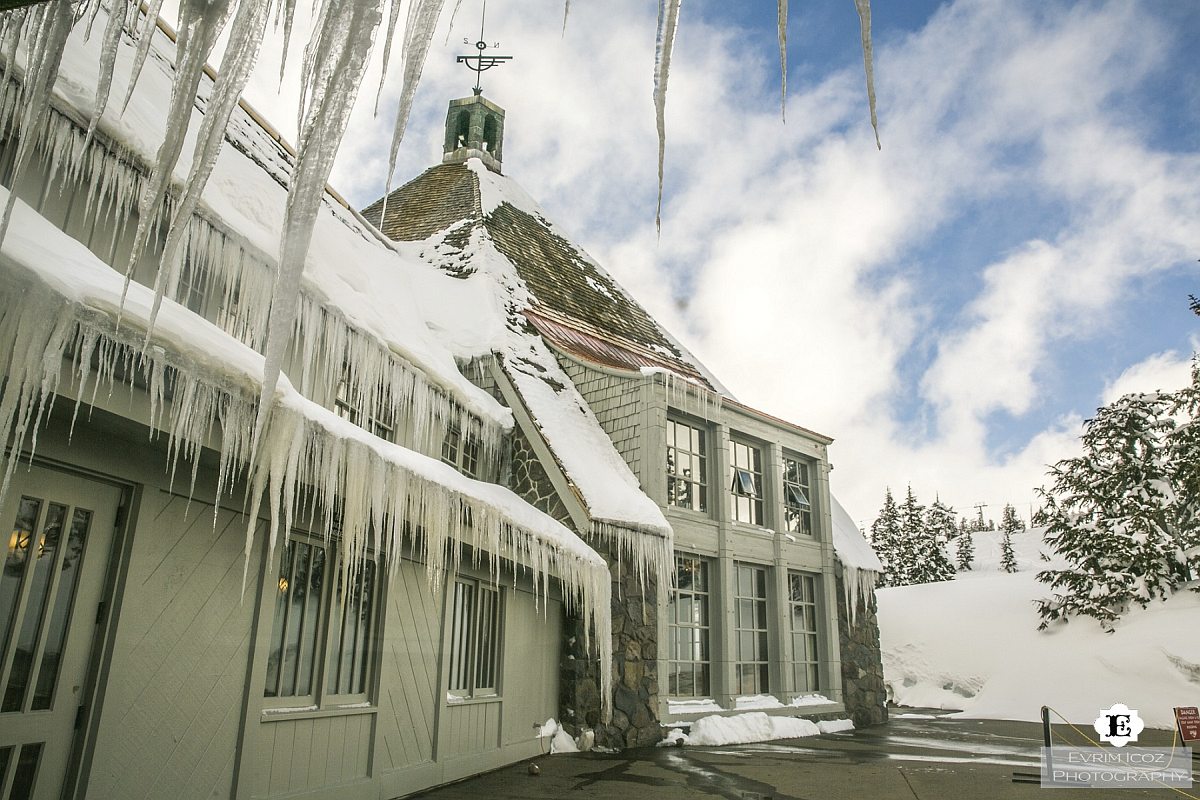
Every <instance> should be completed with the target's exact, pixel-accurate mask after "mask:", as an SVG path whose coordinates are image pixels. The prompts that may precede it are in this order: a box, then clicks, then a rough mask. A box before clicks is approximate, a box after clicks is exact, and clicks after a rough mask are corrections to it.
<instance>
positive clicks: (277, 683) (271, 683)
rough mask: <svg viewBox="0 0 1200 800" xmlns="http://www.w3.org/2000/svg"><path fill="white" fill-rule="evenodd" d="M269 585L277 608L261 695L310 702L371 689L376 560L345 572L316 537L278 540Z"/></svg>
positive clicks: (376, 607)
mask: <svg viewBox="0 0 1200 800" xmlns="http://www.w3.org/2000/svg"><path fill="white" fill-rule="evenodd" d="M335 552H336V551H335ZM347 578H348V579H347ZM347 586H349V592H348V593H347V592H346V587H347ZM271 589H272V591H273V592H275V609H274V619H273V621H272V628H271V644H270V647H269V649H268V651H267V653H268V655H267V677H266V687H265V689H264V692H263V694H264V695H265V696H266V697H280V698H283V697H287V698H303V699H305V700H307V701H308V703H311V704H314V705H318V704H320V703H321V702H322V700H323V699H324V698H326V697H339V698H340V697H342V696H346V695H350V696H366V695H367V694H369V692H370V687H371V684H372V681H373V677H374V675H373V670H374V667H373V664H374V652H375V649H376V637H375V628H376V616H377V614H378V611H379V608H378V606H379V587H378V581H377V579H376V569H375V563H374V562H373V561H365V562H363V563H362V564H360V565H358V566H357V568H356V569H353V570H351V571H350V574H349V575H348V576H347V574H346V573H344V572H343V571H342V570H341V569H337V568H336V556H331V555H330V553H329V552H327V551H326V548H325V547H324V546H323V545H322V544H321V543H319V542H315V541H314V542H310V541H305V540H302V539H299V538H296V539H292V540H291V541H289V542H288V543H287V544H286V545H285V546H284V547H283V553H282V556H281V559H280V564H279V575H278V579H277V583H276V584H275V586H273V587H271Z"/></svg>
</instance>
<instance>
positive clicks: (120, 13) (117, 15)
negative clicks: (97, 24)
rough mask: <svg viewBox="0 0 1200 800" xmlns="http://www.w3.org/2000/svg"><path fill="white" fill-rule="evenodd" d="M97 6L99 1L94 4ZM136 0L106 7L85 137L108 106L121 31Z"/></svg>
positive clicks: (113, 0) (116, 0)
mask: <svg viewBox="0 0 1200 800" xmlns="http://www.w3.org/2000/svg"><path fill="white" fill-rule="evenodd" d="M96 5H97V6H99V3H97V4H96ZM136 8H137V2H136V0H112V5H111V6H110V8H109V9H108V24H107V25H105V26H104V43H103V44H102V45H101V49H100V74H99V78H98V80H97V82H96V107H95V108H94V109H92V118H91V120H90V121H89V122H88V129H87V138H88V139H91V138H92V134H94V133H95V132H96V125H97V124H98V123H99V122H100V117H102V116H103V115H104V109H105V108H107V107H108V95H109V93H110V92H111V91H112V79H113V69H114V68H115V67H116V64H117V49H118V47H119V45H120V44H121V32H122V31H123V30H124V29H125V19H126V18H127V16H128V15H129V11H130V9H136Z"/></svg>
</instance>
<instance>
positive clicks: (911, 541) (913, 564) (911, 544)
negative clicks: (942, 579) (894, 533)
mask: <svg viewBox="0 0 1200 800" xmlns="http://www.w3.org/2000/svg"><path fill="white" fill-rule="evenodd" d="M924 517H925V506H923V505H921V504H920V503H918V502H917V497H916V495H915V494H913V490H912V484H909V486H908V494H907V495H906V496H905V498H904V503H903V504H902V505H901V506H900V541H899V543H898V544H897V547H896V569H895V570H894V571H895V573H896V577H897V579H898V580H899V581H900V582H899V583H898V584H897V585H899V586H907V585H908V584H911V583H926V582H927V581H924V580H921V578H923V577H924V575H923V574H918V573H921V572H923V571H922V570H921V555H922V550H923V547H922V544H923V541H924V540H925V539H926V538H927V537H926V535H925V519H924Z"/></svg>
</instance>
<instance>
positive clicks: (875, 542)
mask: <svg viewBox="0 0 1200 800" xmlns="http://www.w3.org/2000/svg"><path fill="white" fill-rule="evenodd" d="M899 542H900V511H899V509H897V508H896V501H895V499H894V498H893V497H892V490H891V488H888V490H887V492H886V493H885V494H884V496H883V506H882V507H881V508H880V509H879V516H878V517H876V518H875V521H874V522H872V523H871V546H872V547H873V548H875V555H877V556H879V560H880V562H881V563H882V564H883V574H882V575H880V576H879V585H880V586H901V585H903V584H901V583H899V582H897V580H896V572H895V569H896V566H895V565H896V547H897V545H898V544H899Z"/></svg>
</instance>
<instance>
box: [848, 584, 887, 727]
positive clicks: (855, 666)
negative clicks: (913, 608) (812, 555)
mask: <svg viewBox="0 0 1200 800" xmlns="http://www.w3.org/2000/svg"><path fill="white" fill-rule="evenodd" d="M837 572H838V574H837V596H838V643H839V646H840V648H841V651H842V687H843V689H842V691H843V695H844V701H845V705H846V713H847V714H849V715H850V718H851V719H852V720H854V724H855V726H857V727H859V728H865V727H868V726H870V725H880V724H882V723H884V722H887V718H888V712H887V687H886V686H885V685H884V681H883V654H882V649H881V647H880V645H879V619H878V618H877V617H876V612H877V610H878V607H877V606H876V602H875V593H874V592H872V593H871V596H870V597H869V598H867V601H866V602H863V601H862V600H861V599H858V600H857V606H858V607H857V608H856V609H855V613H854V619H853V620H852V619H851V618H850V614H849V609H848V607H847V605H846V595H845V592H844V591H843V583H842V570H841V568H840V567H839V569H838V571H837Z"/></svg>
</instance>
